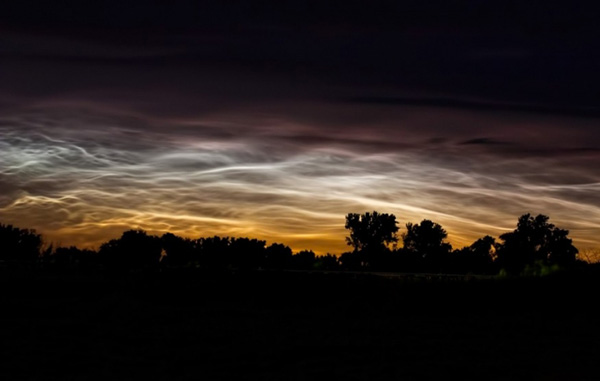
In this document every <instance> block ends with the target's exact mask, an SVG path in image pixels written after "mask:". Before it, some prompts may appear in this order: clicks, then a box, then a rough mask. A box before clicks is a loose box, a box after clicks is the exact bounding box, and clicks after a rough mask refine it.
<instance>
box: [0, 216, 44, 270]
mask: <svg viewBox="0 0 600 381" xmlns="http://www.w3.org/2000/svg"><path fill="white" fill-rule="evenodd" d="M41 246H42V237H41V235H39V234H37V233H36V232H35V230H32V229H20V228H18V227H15V226H13V225H3V224H0V260H3V261H7V262H33V261H36V260H37V259H38V258H39V257H40V248H41Z"/></svg>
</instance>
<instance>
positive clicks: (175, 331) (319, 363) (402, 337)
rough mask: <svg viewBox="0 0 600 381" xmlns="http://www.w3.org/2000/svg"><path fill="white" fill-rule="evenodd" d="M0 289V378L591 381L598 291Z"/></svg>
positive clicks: (573, 283)
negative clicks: (522, 380)
mask: <svg viewBox="0 0 600 381" xmlns="http://www.w3.org/2000/svg"><path fill="white" fill-rule="evenodd" d="M11 278H12V279H7V277H6V274H4V278H3V280H0V287H2V293H1V296H0V300H1V306H2V307H1V308H2V310H1V314H0V319H1V328H0V342H1V353H0V356H1V357H0V358H1V362H2V366H1V367H0V378H1V379H4V380H19V379H34V380H130V379H165V380H180V379H184V380H185V379H190V380H191V379H194V380H196V379H206V380H212V379H260V380H305V379H316V378H317V377H319V378H323V377H327V378H330V379H341V378H343V379H356V380H372V379H409V380H412V379H415V380H419V379H440V378H448V377H451V376H452V377H453V378H454V377H460V378H481V379H492V380H508V379H544V380H547V379H554V380H574V379H598V378H599V377H600V376H599V373H600V372H599V369H598V363H599V359H600V326H599V325H598V322H599V318H598V316H599V314H598V312H596V308H597V303H598V291H599V287H598V286H599V285H600V281H599V280H597V276H596V275H594V274H591V273H585V274H576V275H569V276H567V275H558V276H554V277H547V278H542V279H528V280H523V279H520V280H467V281H456V280H453V281H450V280H445V281H443V280H442V281H440V280H438V281H425V280H420V281H414V280H402V279H385V278H381V277H376V276H369V275H355V274H309V273H293V272H257V273H247V274H221V275H214V274H213V275H206V274H198V273H186V272H177V273H161V274H153V275H142V274H140V275H136V276H133V277H128V278H126V279H125V278H123V277H120V278H105V277H99V276H89V277H85V276H82V275H81V274H80V275H78V276H76V277H75V276H62V277H58V276H56V275H47V274H46V275H43V274H37V275H27V276H18V277H15V276H13V277H11Z"/></svg>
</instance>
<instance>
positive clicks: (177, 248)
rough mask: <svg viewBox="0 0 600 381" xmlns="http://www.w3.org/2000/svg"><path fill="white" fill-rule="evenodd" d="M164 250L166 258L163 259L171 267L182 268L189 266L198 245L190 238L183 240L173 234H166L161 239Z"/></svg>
mask: <svg viewBox="0 0 600 381" xmlns="http://www.w3.org/2000/svg"><path fill="white" fill-rule="evenodd" d="M160 240H161V244H162V248H163V249H164V251H165V254H166V257H165V258H164V259H163V260H164V261H165V263H166V264H167V265H169V266H174V267H182V266H186V265H188V264H189V263H190V262H191V260H192V257H193V255H194V252H195V250H196V244H195V242H194V241H192V240H191V239H189V238H182V237H179V236H177V235H175V234H172V233H165V234H163V235H162V237H160Z"/></svg>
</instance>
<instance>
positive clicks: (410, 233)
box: [402, 220, 452, 271]
mask: <svg viewBox="0 0 600 381" xmlns="http://www.w3.org/2000/svg"><path fill="white" fill-rule="evenodd" d="M447 236H448V234H447V233H446V231H445V230H444V229H443V228H442V226H441V225H439V224H437V223H435V222H432V221H430V220H423V221H421V223H420V224H412V223H410V222H409V223H407V224H406V233H404V234H403V236H402V240H403V243H404V250H406V251H411V252H413V253H416V254H417V255H419V256H420V257H421V258H423V261H424V265H425V269H426V270H427V271H442V270H443V268H444V266H445V265H446V261H447V256H448V253H449V252H450V251H451V250H452V246H451V245H450V244H449V243H446V242H444V240H445V239H446V237H447Z"/></svg>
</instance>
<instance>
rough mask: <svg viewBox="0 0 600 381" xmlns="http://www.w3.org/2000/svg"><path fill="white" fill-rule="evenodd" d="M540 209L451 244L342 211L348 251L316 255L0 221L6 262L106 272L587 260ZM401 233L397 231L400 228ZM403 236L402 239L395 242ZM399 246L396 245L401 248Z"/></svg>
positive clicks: (560, 265) (521, 265)
mask: <svg viewBox="0 0 600 381" xmlns="http://www.w3.org/2000/svg"><path fill="white" fill-rule="evenodd" d="M548 220H549V218H548V217H547V216H544V215H541V214H540V215H537V216H535V217H534V216H532V215H530V214H525V215H522V216H521V217H519V219H518V221H517V226H516V228H515V230H514V231H512V232H508V233H505V234H502V235H501V236H500V237H498V240H496V239H494V238H493V237H491V236H485V237H482V238H480V239H478V240H476V241H475V242H473V244H471V245H470V246H467V247H463V248H460V249H453V248H452V246H451V245H450V244H449V243H448V242H446V241H445V240H446V238H447V233H446V231H445V230H444V229H443V228H442V226H441V225H439V224H437V223H435V222H433V221H430V220H423V221H421V222H420V223H418V224H413V223H407V224H406V228H405V229H402V231H401V229H400V228H399V227H398V222H397V221H396V216H394V215H393V214H386V213H378V212H375V211H374V212H367V213H364V214H356V213H350V214H348V215H346V225H345V227H346V229H347V230H348V233H349V235H348V237H347V238H346V241H347V243H348V245H349V246H351V248H352V250H351V251H348V252H345V253H343V254H341V255H340V256H335V255H332V254H327V255H324V256H317V255H315V253H314V252H312V251H310V250H302V251H300V252H297V253H293V252H292V250H291V249H290V247H288V246H286V245H284V244H280V243H273V244H271V245H268V246H267V243H266V241H263V240H259V239H254V238H236V237H219V236H214V237H204V238H198V239H190V238H184V237H179V236H177V235H174V234H172V233H165V234H163V235H162V236H160V237H159V236H155V235H150V234H148V233H147V232H145V231H143V230H128V231H126V232H124V233H123V234H122V235H121V237H119V238H116V239H112V240H110V241H108V242H105V243H103V244H102V245H101V246H100V249H99V250H97V251H93V250H82V249H79V248H77V247H74V246H71V247H56V248H54V247H53V246H52V245H50V246H48V247H46V248H45V249H43V240H42V237H41V235H39V234H37V233H36V232H35V231H34V230H31V229H21V228H18V227H14V226H12V225H3V224H0V264H1V265H2V266H3V267H5V268H6V267H10V266H16V267H20V268H32V267H45V268H56V269H77V270H99V271H107V272H125V273H126V272H131V271H149V270H160V269H175V268H187V269H202V270H207V271H231V270H327V271H385V272H406V273H443V274H482V275H496V274H500V275H507V276H516V275H543V274H547V273H551V272H554V271H556V270H559V269H568V268H571V267H574V266H581V265H585V262H584V261H581V260H579V259H578V258H577V254H578V250H577V248H575V247H574V246H573V244H572V240H571V239H570V238H568V233H569V232H568V231H567V230H563V229H559V228H557V227H556V226H554V225H553V224H551V223H549V222H548ZM399 231H401V232H400V234H398V232H399ZM399 243H401V245H399ZM398 246H400V247H398Z"/></svg>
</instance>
